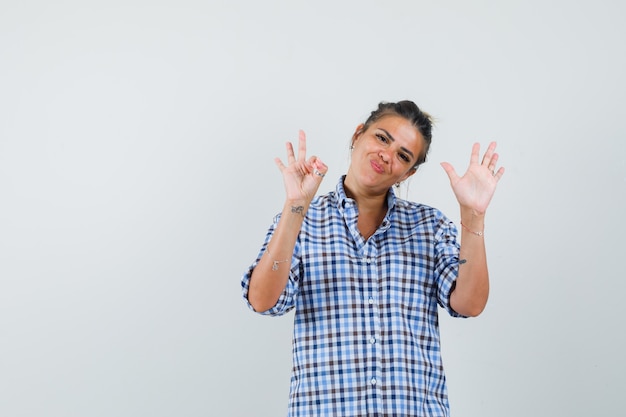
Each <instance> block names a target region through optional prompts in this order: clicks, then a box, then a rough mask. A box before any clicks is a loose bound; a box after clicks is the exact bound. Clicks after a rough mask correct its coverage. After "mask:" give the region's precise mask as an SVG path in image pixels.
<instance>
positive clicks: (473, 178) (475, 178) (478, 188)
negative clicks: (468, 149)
mask: <svg viewBox="0 0 626 417" xmlns="http://www.w3.org/2000/svg"><path fill="white" fill-rule="evenodd" d="M495 150H496V143H495V142H491V143H490V144H489V147H488V148H487V151H486V152H485V155H484V156H483V158H482V160H481V161H479V153H480V144H478V143H475V144H474V146H472V154H471V157H470V164H469V167H468V168H467V171H466V172H465V174H463V176H459V175H458V174H457V173H456V171H455V169H454V167H453V166H452V165H451V164H450V163H448V162H442V163H441V166H442V167H443V169H444V170H445V171H446V174H448V178H449V179H450V185H451V186H452V191H453V192H454V195H455V196H456V199H457V201H458V202H459V204H460V205H461V207H465V208H468V209H471V210H472V211H473V212H474V213H475V214H478V215H482V214H484V213H485V212H486V211H487V207H488V206H489V203H490V202H491V198H492V197H493V194H494V192H495V191H496V185H497V184H498V181H499V180H500V178H502V175H504V168H503V167H500V168H499V169H498V170H497V171H496V164H497V162H498V157H499V156H498V154H497V153H496V152H495Z"/></svg>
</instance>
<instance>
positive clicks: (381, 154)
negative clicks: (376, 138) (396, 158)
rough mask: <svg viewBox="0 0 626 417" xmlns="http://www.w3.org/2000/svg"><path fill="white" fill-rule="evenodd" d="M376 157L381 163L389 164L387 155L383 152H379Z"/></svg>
mask: <svg viewBox="0 0 626 417" xmlns="http://www.w3.org/2000/svg"><path fill="white" fill-rule="evenodd" d="M378 155H379V156H380V159H382V160H383V162H385V163H387V162H389V155H387V153H386V152H385V151H380V152H379V153H378Z"/></svg>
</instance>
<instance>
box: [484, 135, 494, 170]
mask: <svg viewBox="0 0 626 417" xmlns="http://www.w3.org/2000/svg"><path fill="white" fill-rule="evenodd" d="M495 150H496V143H495V142H491V143H490V144H489V146H488V147H487V151H486V152H485V156H483V163H482V164H483V165H487V166H490V165H491V159H492V158H493V155H494V154H495ZM496 160H497V157H496ZM494 167H495V163H494ZM490 169H491V170H492V171H493V167H490Z"/></svg>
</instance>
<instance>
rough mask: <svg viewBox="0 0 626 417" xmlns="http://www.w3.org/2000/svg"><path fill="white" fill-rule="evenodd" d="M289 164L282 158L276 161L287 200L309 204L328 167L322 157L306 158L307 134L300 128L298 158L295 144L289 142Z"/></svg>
mask: <svg viewBox="0 0 626 417" xmlns="http://www.w3.org/2000/svg"><path fill="white" fill-rule="evenodd" d="M286 148H287V165H286V166H285V164H283V162H282V161H281V159H280V158H276V159H275V160H274V161H275V162H276V165H277V166H278V169H280V172H281V173H282V174H283V182H284V184H285V191H286V193H287V196H286V197H287V200H289V201H300V202H303V203H305V204H306V205H308V204H309V203H310V202H311V200H313V197H315V193H317V189H318V188H319V186H320V184H321V183H322V180H323V179H324V175H326V173H327V172H328V167H327V166H326V164H324V163H323V162H322V161H321V159H319V158H318V157H316V156H311V157H310V158H309V159H308V160H307V159H306V135H305V134H304V132H303V131H302V130H300V134H299V138H298V156H297V158H296V156H295V154H294V151H293V145H292V144H291V142H287V144H286Z"/></svg>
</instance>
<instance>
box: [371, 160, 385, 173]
mask: <svg viewBox="0 0 626 417" xmlns="http://www.w3.org/2000/svg"><path fill="white" fill-rule="evenodd" d="M370 165H372V169H373V170H374V171H376V172H377V173H379V174H384V173H385V168H383V166H382V165H380V164H379V163H378V162H377V161H374V160H372V161H370Z"/></svg>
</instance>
